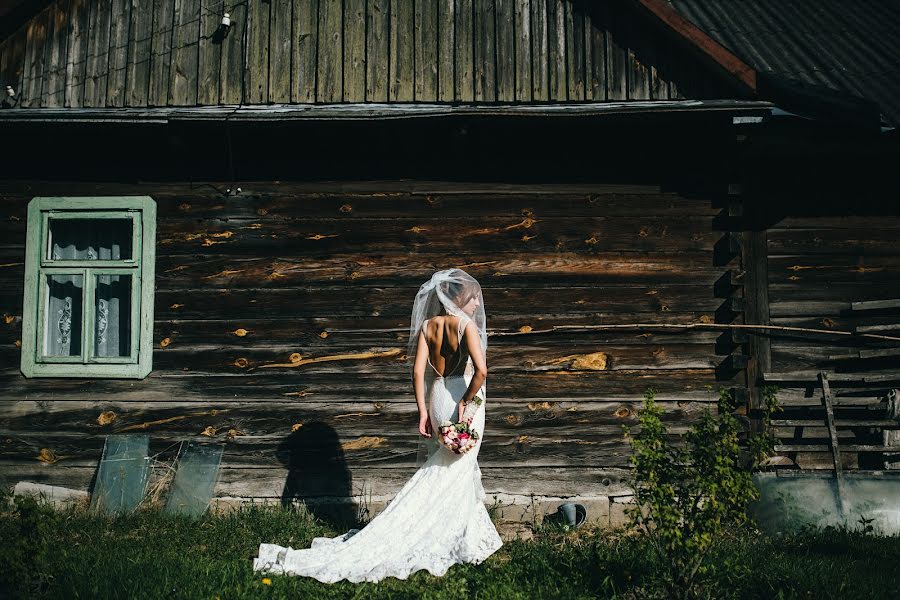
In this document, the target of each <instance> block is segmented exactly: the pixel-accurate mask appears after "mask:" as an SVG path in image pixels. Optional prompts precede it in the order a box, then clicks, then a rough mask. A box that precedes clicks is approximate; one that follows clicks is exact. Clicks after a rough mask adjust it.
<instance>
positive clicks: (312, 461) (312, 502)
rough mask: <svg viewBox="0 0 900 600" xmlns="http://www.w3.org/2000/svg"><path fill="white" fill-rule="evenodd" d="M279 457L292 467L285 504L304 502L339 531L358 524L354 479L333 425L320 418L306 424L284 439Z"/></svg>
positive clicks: (284, 463) (313, 512) (286, 482)
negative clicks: (354, 499)
mask: <svg viewBox="0 0 900 600" xmlns="http://www.w3.org/2000/svg"><path fill="white" fill-rule="evenodd" d="M276 456H277V457H278V460H279V461H280V462H281V463H282V464H283V465H285V466H286V467H287V469H288V475H287V479H286V480H285V482H284V490H283V491H282V492H281V504H282V506H291V505H292V504H293V503H294V502H297V501H300V502H302V503H303V504H305V505H306V507H307V508H308V509H309V511H310V512H311V513H312V514H313V515H315V516H316V517H317V518H319V519H322V520H323V521H325V522H327V523H329V524H331V525H333V526H334V527H335V528H337V529H339V530H341V529H348V528H350V527H355V526H356V525H357V516H358V513H357V509H356V505H355V504H354V503H353V502H351V501H350V500H351V496H352V493H353V491H352V490H353V486H352V484H353V478H352V476H351V474H350V470H349V469H348V468H347V462H346V460H344V451H343V449H342V448H341V444H340V441H339V440H338V435H337V432H336V431H335V430H334V429H333V428H331V427H330V426H329V425H326V424H325V423H321V422H317V421H314V422H311V423H305V424H304V425H303V426H302V427H301V428H300V429H298V430H297V431H294V432H293V433H291V434H290V435H289V436H288V437H287V438H285V439H284V441H283V442H282V443H281V444H280V445H279V446H278V451H277V455H276Z"/></svg>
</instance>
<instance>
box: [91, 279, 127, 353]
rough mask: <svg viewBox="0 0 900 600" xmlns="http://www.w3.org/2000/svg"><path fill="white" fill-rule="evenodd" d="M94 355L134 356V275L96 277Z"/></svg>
mask: <svg viewBox="0 0 900 600" xmlns="http://www.w3.org/2000/svg"><path fill="white" fill-rule="evenodd" d="M95 290H96V294H95V296H94V356H100V357H103V356H105V357H111V356H129V355H130V354H131V275H97V283H96V287H95Z"/></svg>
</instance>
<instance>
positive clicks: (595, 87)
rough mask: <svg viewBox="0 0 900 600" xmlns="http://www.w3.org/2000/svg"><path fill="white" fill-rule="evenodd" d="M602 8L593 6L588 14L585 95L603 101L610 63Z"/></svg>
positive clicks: (586, 25) (589, 98) (586, 24)
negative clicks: (588, 66) (587, 66)
mask: <svg viewBox="0 0 900 600" xmlns="http://www.w3.org/2000/svg"><path fill="white" fill-rule="evenodd" d="M600 14H601V13H600V10H599V9H597V8H596V7H594V8H593V10H592V11H590V12H589V13H588V15H587V21H586V22H585V27H586V28H587V31H586V32H585V36H586V38H587V39H586V41H585V44H586V45H587V50H586V52H587V56H588V64H589V65H590V68H587V69H586V70H587V88H586V89H585V96H586V97H587V99H588V100H594V101H597V102H603V101H605V100H606V66H607V64H608V63H609V61H608V59H607V56H606V49H607V44H606V29H605V28H604V22H603V20H602V17H601V16H600Z"/></svg>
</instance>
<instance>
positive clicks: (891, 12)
mask: <svg viewBox="0 0 900 600" xmlns="http://www.w3.org/2000/svg"><path fill="white" fill-rule="evenodd" d="M668 1H669V4H671V5H672V6H673V7H674V8H675V10H677V11H678V12H679V14H681V15H682V16H683V17H685V18H686V19H688V20H690V21H691V22H692V23H694V24H695V25H697V26H698V27H699V28H700V29H702V30H703V31H705V32H706V33H707V34H709V35H710V36H712V37H713V38H714V39H715V40H716V41H717V42H719V43H720V44H722V45H723V46H725V47H726V48H728V49H729V50H731V51H732V52H733V53H734V54H735V55H737V56H738V57H739V58H741V59H742V60H744V61H745V62H746V63H748V64H749V65H750V66H752V67H753V68H755V69H756V70H757V71H770V72H773V73H777V74H779V75H784V76H786V77H791V78H793V79H797V80H800V81H803V82H806V83H812V84H817V85H824V86H827V87H830V88H833V89H836V90H839V91H842V92H848V93H850V94H853V95H856V96H862V97H863V98H868V99H869V100H873V101H874V102H877V103H878V105H879V106H880V107H881V111H882V114H883V115H884V118H885V119H886V120H887V121H888V122H889V123H890V124H892V125H895V126H896V125H900V0H854V1H853V2H847V1H846V0H668Z"/></svg>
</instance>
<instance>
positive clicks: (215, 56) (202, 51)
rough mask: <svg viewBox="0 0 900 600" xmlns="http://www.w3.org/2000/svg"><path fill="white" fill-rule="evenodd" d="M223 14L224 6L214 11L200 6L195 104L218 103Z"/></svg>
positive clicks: (223, 39)
mask: <svg viewBox="0 0 900 600" xmlns="http://www.w3.org/2000/svg"><path fill="white" fill-rule="evenodd" d="M229 10H230V9H229ZM224 12H225V6H224V4H223V5H222V6H219V7H217V8H214V9H209V8H208V7H206V6H205V5H203V4H201V8H200V40H199V42H198V44H197V103H198V104H201V105H202V104H218V103H219V93H220V91H221V85H220V81H219V73H220V69H221V61H222V44H223V43H224V42H225V37H224V33H225V32H224V30H222V29H221V23H222V15H223V14H224ZM229 16H231V14H230V13H229Z"/></svg>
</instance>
